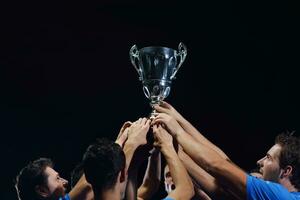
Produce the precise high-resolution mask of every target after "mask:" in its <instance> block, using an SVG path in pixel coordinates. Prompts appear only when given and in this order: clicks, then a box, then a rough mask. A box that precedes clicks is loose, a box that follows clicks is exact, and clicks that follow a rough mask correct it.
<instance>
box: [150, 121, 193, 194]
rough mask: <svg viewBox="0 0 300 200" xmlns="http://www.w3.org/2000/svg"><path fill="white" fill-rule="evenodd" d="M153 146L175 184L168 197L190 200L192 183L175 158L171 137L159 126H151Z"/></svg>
mask: <svg viewBox="0 0 300 200" xmlns="http://www.w3.org/2000/svg"><path fill="white" fill-rule="evenodd" d="M153 134H154V139H155V142H154V145H155V146H156V147H158V148H159V149H160V151H161V152H162V154H163V155H164V157H165V159H166V162H167V164H168V166H169V169H170V173H171V176H172V179H173V182H174V184H175V190H173V191H172V192H171V193H169V195H168V197H170V198H173V199H176V200H181V199H182V200H186V199H190V198H192V197H193V195H194V186H193V183H192V181H191V179H190V177H189V175H188V173H187V171H186V169H185V168H184V166H183V164H182V163H181V161H180V159H179V158H178V156H177V153H176V151H175V149H174V146H173V142H172V136H171V135H170V134H169V133H168V132H167V131H166V130H165V129H163V128H162V127H161V126H160V125H154V126H153Z"/></svg>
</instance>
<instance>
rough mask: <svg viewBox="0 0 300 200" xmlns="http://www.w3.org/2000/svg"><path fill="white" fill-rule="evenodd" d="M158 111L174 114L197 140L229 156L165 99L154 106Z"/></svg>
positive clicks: (221, 154)
mask: <svg viewBox="0 0 300 200" xmlns="http://www.w3.org/2000/svg"><path fill="white" fill-rule="evenodd" d="M154 108H155V110H156V111H157V112H158V113H165V114H168V115H170V116H172V117H173V118H174V119H175V120H176V121H177V122H178V123H179V124H180V126H181V127H182V128H183V129H184V130H185V132H187V133H189V134H190V135H191V136H192V137H193V138H194V139H195V140H196V141H199V142H201V143H203V144H204V145H206V146H208V147H210V148H211V149H213V150H215V151H216V152H217V153H218V154H219V155H220V156H221V157H222V158H224V159H228V160H229V158H228V156H227V155H226V154H225V153H224V152H223V151H222V150H221V149H220V148H219V147H217V146H216V145H214V144H213V143H212V142H210V141H209V140H208V139H207V138H206V137H204V135H202V134H201V133H200V132H199V131H198V130H197V129H196V128H195V127H194V126H193V125H192V124H191V123H190V122H189V121H188V120H186V119H185V118H184V117H183V116H182V115H181V114H180V113H179V112H178V111H177V110H176V109H175V108H174V107H173V106H172V105H171V104H169V103H167V102H165V101H163V102H162V103H161V104H160V105H155V106H154Z"/></svg>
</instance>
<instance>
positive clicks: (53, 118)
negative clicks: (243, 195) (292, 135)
mask: <svg viewBox="0 0 300 200" xmlns="http://www.w3.org/2000/svg"><path fill="white" fill-rule="evenodd" d="M0 29H1V40H0V41H1V47H0V48H1V67H0V95H1V96H0V125H1V126H0V133H1V139H0V140H1V145H0V148H1V149H0V150H1V152H2V154H1V168H2V170H1V187H0V188H1V193H0V199H15V195H14V190H13V187H12V186H13V178H14V177H15V175H16V174H17V173H18V171H19V170H20V169H21V168H22V167H23V166H24V165H25V164H26V163H27V162H28V161H30V160H33V159H36V158H38V157H50V158H52V159H53V160H54V161H55V163H56V169H57V170H58V171H59V172H60V173H61V175H62V176H63V177H66V178H68V179H69V178H70V171H71V170H72V169H73V167H74V166H75V165H76V164H77V163H78V162H79V160H80V159H81V156H82V154H83V152H84V150H85V148H86V147H87V145H88V144H89V143H90V142H91V141H93V139H95V138H96V137H101V136H106V137H109V138H111V139H115V138H116V136H117V134H118V131H119V129H120V127H121V125H122V124H123V122H125V121H127V120H131V121H134V120H136V119H137V118H139V117H141V116H147V115H148V113H149V112H150V108H149V105H148V101H147V99H146V97H145V96H144V94H143V92H142V87H141V82H139V81H138V75H137V73H136V71H135V69H134V68H133V66H132V65H131V63H130V60H129V56H128V51H129V49H130V47H131V46H132V45H134V44H136V45H137V46H138V47H139V48H142V47H145V46H152V45H158V46H167V47H171V48H174V49H177V46H178V44H179V42H183V43H184V44H185V45H186V46H187V48H188V55H187V59H186V61H185V62H184V64H183V66H182V68H181V69H180V70H179V72H178V74H177V79H176V80H175V81H174V82H173V85H172V89H171V94H170V96H169V97H168V98H167V101H168V102H169V103H171V104H172V105H173V106H174V107H175V108H176V109H177V110H178V111H179V112H181V113H182V114H183V115H184V116H185V117H186V118H187V119H188V120H190V122H192V123H193V124H194V125H195V126H196V127H197V128H198V129H199V130H200V131H201V132H202V133H203V134H204V135H205V136H207V138H209V139H210V140H211V141H213V142H214V143H215V144H217V145H218V146H219V147H221V148H222V149H223V150H224V151H225V152H226V153H227V154H228V155H229V156H230V157H231V158H232V160H233V161H234V162H235V163H237V164H238V165H239V166H241V167H242V168H243V169H245V170H250V169H252V168H254V167H255V162H256V160H257V159H259V158H260V157H262V156H263V155H264V153H265V152H266V151H267V150H268V148H269V147H270V146H271V145H272V144H273V139H274V137H275V136H276V135H277V134H278V133H280V132H282V131H286V130H288V131H293V130H296V131H299V128H300V127H299V117H298V115H299V111H300V110H299V105H298V103H299V98H298V96H299V83H298V82H299V81H298V79H299V78H298V77H299V73H298V70H297V68H299V66H300V65H299V64H300V63H299V53H300V52H299V35H300V31H299V3H298V2H297V3H296V1H295V2H294V1H282V2H274V1H242V2H239V1H236V2H235V1H209V2H208V1H192V2H189V1H170V0H168V1H133V0H132V1H127V2H126V3H125V2H122V1H116V0H115V1H97V2H96V1H88V2H85V1H82V2H81V3H74V2H58V3H57V2H44V1H43V3H41V2H28V1H25V2H15V1H10V2H9V3H6V5H2V6H1V28H0ZM296 134H297V135H298V132H296ZM2 190H3V192H2Z"/></svg>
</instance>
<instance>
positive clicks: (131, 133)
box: [123, 118, 150, 171]
mask: <svg viewBox="0 0 300 200" xmlns="http://www.w3.org/2000/svg"><path fill="white" fill-rule="evenodd" d="M149 128H150V120H149V119H147V118H140V119H138V120H137V121H135V122H134V123H132V124H131V126H130V127H129V128H128V133H127V134H128V136H127V140H126V142H125V144H124V147H123V151H124V153H125V157H126V171H128V168H129V165H130V163H131V160H132V157H133V154H134V152H135V150H136V149H137V148H138V147H139V146H142V145H145V144H147V138H146V137H147V133H148V130H149Z"/></svg>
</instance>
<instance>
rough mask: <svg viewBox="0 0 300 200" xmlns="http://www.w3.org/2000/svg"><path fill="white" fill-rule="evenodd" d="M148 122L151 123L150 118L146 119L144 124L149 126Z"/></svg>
mask: <svg viewBox="0 0 300 200" xmlns="http://www.w3.org/2000/svg"><path fill="white" fill-rule="evenodd" d="M150 124H151V120H150V119H147V121H146V126H149V127H150Z"/></svg>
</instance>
